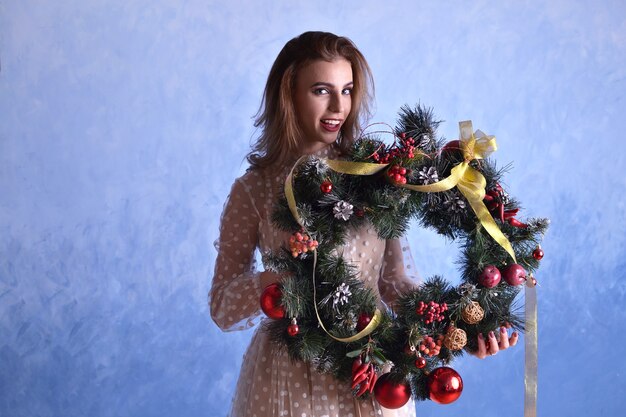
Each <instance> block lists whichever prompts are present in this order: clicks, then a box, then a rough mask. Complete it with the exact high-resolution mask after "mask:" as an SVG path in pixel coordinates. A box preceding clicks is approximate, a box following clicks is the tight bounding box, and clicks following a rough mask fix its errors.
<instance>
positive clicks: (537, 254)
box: [533, 247, 543, 261]
mask: <svg viewBox="0 0 626 417" xmlns="http://www.w3.org/2000/svg"><path fill="white" fill-rule="evenodd" d="M533 258H535V259H536V260H538V261H540V260H541V259H542V258H543V249H541V248H539V247H538V248H537V249H535V250H534V251H533Z"/></svg>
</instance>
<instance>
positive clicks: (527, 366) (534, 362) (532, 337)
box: [524, 275, 539, 417]
mask: <svg viewBox="0 0 626 417" xmlns="http://www.w3.org/2000/svg"><path fill="white" fill-rule="evenodd" d="M533 282H534V280H533V277H532V275H531V276H530V277H529V278H528V280H527V281H526V290H525V294H524V295H525V300H526V306H525V310H526V311H525V316H526V317H525V319H526V320H525V322H526V331H525V333H524V348H525V349H524V390H525V395H524V417H536V416H537V368H538V366H539V363H538V355H537V351H538V342H537V324H538V322H537V289H536V288H535V286H534V284H533Z"/></svg>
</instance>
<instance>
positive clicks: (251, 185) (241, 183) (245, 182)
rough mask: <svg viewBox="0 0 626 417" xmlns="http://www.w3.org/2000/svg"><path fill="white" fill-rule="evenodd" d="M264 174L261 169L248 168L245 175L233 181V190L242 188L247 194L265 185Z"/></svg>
mask: <svg viewBox="0 0 626 417" xmlns="http://www.w3.org/2000/svg"><path fill="white" fill-rule="evenodd" d="M265 178H266V173H265V172H264V170H263V169H257V168H249V169H248V170H247V171H246V173H245V174H243V175H242V176H240V177H238V178H237V179H235V183H234V184H233V189H234V188H235V187H237V188H243V189H245V190H246V191H248V192H251V191H252V190H254V189H257V188H259V187H261V186H263V184H264V183H265Z"/></svg>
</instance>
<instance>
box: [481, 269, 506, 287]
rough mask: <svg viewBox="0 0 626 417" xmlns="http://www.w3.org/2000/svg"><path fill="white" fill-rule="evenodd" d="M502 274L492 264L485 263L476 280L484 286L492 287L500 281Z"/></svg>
mask: <svg viewBox="0 0 626 417" xmlns="http://www.w3.org/2000/svg"><path fill="white" fill-rule="evenodd" d="M501 278H502V275H501V274H500V270H499V269H498V268H496V267H495V266H493V265H487V266H486V267H485V268H484V269H483V272H482V273H481V274H480V275H479V276H478V282H479V283H480V285H482V286H483V287H485V288H493V287H495V286H496V285H498V284H499V283H500V279H501Z"/></svg>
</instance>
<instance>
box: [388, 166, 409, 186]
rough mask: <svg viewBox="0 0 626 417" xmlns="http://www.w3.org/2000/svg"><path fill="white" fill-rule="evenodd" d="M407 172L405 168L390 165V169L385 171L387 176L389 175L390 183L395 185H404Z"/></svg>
mask: <svg viewBox="0 0 626 417" xmlns="http://www.w3.org/2000/svg"><path fill="white" fill-rule="evenodd" d="M408 172H409V171H408V170H407V169H406V168H403V167H401V166H399V165H392V166H391V168H389V169H388V170H387V175H389V178H390V179H391V181H393V182H395V183H396V184H406V174H407V173H408Z"/></svg>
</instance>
